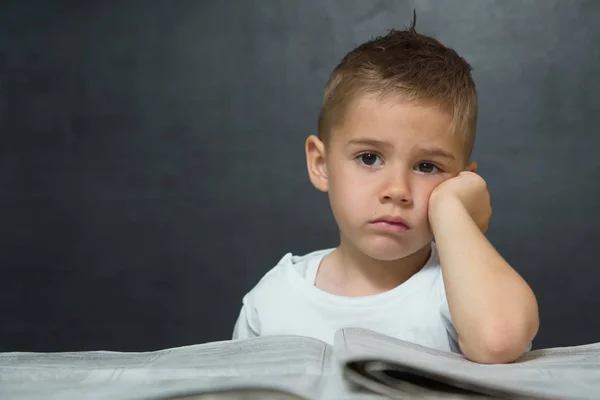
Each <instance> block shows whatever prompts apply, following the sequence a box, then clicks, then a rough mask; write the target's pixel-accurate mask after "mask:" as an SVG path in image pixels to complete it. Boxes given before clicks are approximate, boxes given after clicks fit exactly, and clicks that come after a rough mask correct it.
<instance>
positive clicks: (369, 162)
mask: <svg viewBox="0 0 600 400" xmlns="http://www.w3.org/2000/svg"><path fill="white" fill-rule="evenodd" d="M358 159H359V160H360V161H361V163H363V164H364V165H366V166H368V167H373V166H376V165H380V164H377V162H378V160H379V161H381V159H380V157H379V156H378V155H377V154H375V153H363V154H361V155H359V156H358Z"/></svg>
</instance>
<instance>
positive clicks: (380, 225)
mask: <svg viewBox="0 0 600 400" xmlns="http://www.w3.org/2000/svg"><path fill="white" fill-rule="evenodd" d="M370 225H372V226H374V227H375V228H377V229H380V230H384V231H389V232H406V231H407V230H408V229H409V227H408V224H407V222H406V220H405V219H404V218H401V217H395V216H391V215H386V216H384V217H381V218H377V219H375V220H373V221H371V222H370Z"/></svg>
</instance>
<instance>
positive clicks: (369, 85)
mask: <svg viewBox="0 0 600 400" xmlns="http://www.w3.org/2000/svg"><path fill="white" fill-rule="evenodd" d="M415 23H416V15H414V18H413V21H412V23H411V25H410V27H409V28H407V29H405V30H393V29H392V30H391V31H390V32H389V33H388V34H387V35H385V36H380V37H376V38H374V39H372V40H370V41H368V42H366V43H363V44H361V45H360V46H358V47H356V48H355V49H354V50H352V51H350V52H349V53H348V54H346V55H345V56H344V58H343V59H342V61H341V62H340V63H339V64H338V65H337V66H336V68H335V69H334V70H333V72H332V73H331V76H330V77H329V80H328V82H327V85H326V86H325V93H324V96H323V104H322V107H321V112H320V115H319V126H318V129H319V137H320V138H321V140H322V141H324V142H327V140H328V139H329V136H330V133H331V130H332V128H334V127H335V126H336V125H337V124H339V123H340V122H341V121H342V119H343V117H344V113H345V110H346V109H347V108H348V105H349V103H350V102H351V101H352V100H353V99H356V98H357V97H358V96H359V95H365V94H374V95H383V96H388V95H392V96H397V97H400V98H402V99H405V100H407V101H416V102H421V103H423V104H428V105H433V106H438V107H442V109H444V110H447V111H448V112H449V113H451V114H452V115H453V124H454V132H456V133H461V134H462V135H464V138H465V147H466V157H467V159H468V158H470V155H471V151H472V149H473V143H474V140H475V130H476V124H477V92H476V89H475V83H474V82H473V78H472V77H471V69H472V68H471V66H470V65H469V64H468V63H467V62H466V61H465V60H464V59H463V58H462V57H460V56H459V55H458V54H457V53H456V51H454V50H453V49H451V48H448V47H446V46H444V45H443V44H441V43H440V42H439V41H438V40H436V39H434V38H432V37H428V36H425V35H422V34H419V33H417V32H416V31H415Z"/></svg>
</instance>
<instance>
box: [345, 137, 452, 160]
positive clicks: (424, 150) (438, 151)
mask: <svg viewBox="0 0 600 400" xmlns="http://www.w3.org/2000/svg"><path fill="white" fill-rule="evenodd" d="M348 145H349V146H350V145H362V146H373V147H388V148H391V147H393V145H392V144H391V143H389V142H385V141H381V140H376V139H366V138H358V139H352V140H350V141H349V142H348ZM417 150H418V152H419V153H420V154H424V155H426V156H431V157H434V156H438V157H444V158H448V159H450V160H456V157H454V155H453V154H452V153H449V152H447V151H446V150H444V149H442V148H439V147H420V148H418V149H417Z"/></svg>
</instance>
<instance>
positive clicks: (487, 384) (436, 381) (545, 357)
mask: <svg viewBox="0 0 600 400" xmlns="http://www.w3.org/2000/svg"><path fill="white" fill-rule="evenodd" d="M334 344H335V354H336V356H337V359H338V362H340V363H341V364H342V365H343V366H344V371H343V373H344V375H345V377H346V379H349V380H351V381H355V382H356V383H357V384H361V385H363V386H366V387H369V388H370V389H371V390H374V391H376V392H378V393H383V394H386V395H388V396H399V395H408V394H412V395H415V396H420V398H422V397H423V396H431V395H433V394H434V393H436V392H437V393H440V394H441V393H444V394H445V396H444V398H448V397H450V395H452V396H454V398H476V397H481V396H486V397H504V398H531V399H573V400H574V399H599V398H600V343H594V344H589V345H583V346H572V347H563V348H553V349H542V350H534V351H530V352H528V353H525V354H524V355H523V356H522V357H521V358H520V359H519V360H517V361H516V362H514V363H510V364H493V365H487V364H485V365H484V364H478V363H474V362H471V361H468V360H467V359H466V358H465V357H464V356H462V355H459V354H455V353H446V352H442V351H438V350H434V349H430V348H427V347H423V346H420V345H417V344H413V343H408V342H404V341H401V340H397V339H394V338H391V337H389V336H385V335H382V334H379V333H376V332H373V331H370V330H367V329H358V328H357V329H342V330H340V331H338V332H337V335H336V338H335V342H334ZM369 367H370V370H369ZM414 380H416V381H418V382H419V384H417V385H415V384H413V383H411V382H410V381H414ZM436 387H437V388H436ZM434 388H435V390H434Z"/></svg>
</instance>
